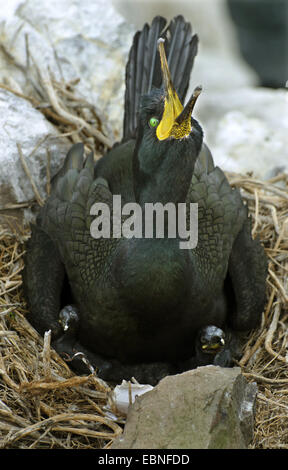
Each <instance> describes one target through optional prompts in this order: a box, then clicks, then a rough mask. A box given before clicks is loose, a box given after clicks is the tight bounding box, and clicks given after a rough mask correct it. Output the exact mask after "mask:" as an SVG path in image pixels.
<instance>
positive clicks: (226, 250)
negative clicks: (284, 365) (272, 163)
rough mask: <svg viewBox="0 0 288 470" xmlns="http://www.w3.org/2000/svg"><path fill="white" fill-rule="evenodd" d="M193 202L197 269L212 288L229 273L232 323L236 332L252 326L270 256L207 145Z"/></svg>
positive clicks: (199, 163)
mask: <svg viewBox="0 0 288 470" xmlns="http://www.w3.org/2000/svg"><path fill="white" fill-rule="evenodd" d="M189 202H197V203H198V205H199V206H198V208H199V212H198V228H199V232H198V246H197V248H196V249H195V250H194V254H195V259H196V260H197V263H198V266H199V269H200V270H203V274H204V277H205V278H206V279H207V280H208V283H209V284H211V285H213V286H217V285H219V286H220V285H221V284H220V283H221V282H223V280H224V279H225V277H226V275H227V274H228V278H227V279H229V286H230V285H231V287H232V290H233V295H234V298H235V301H236V305H235V308H234V309H233V311H231V312H229V322H230V324H231V326H232V327H233V329H237V330H249V329H251V328H254V327H255V326H256V324H257V322H259V320H260V316H261V313H262V310H263V308H264V303H265V290H266V289H265V279H266V276H267V260H266V256H265V254H264V250H263V247H262V246H261V244H260V242H259V241H258V240H257V239H255V240H253V238H252V235H251V218H250V217H249V216H248V210H247V207H246V206H245V205H244V203H243V201H242V198H241V195H240V192H239V190H238V189H236V188H231V186H230V185H229V183H228V180H227V179H226V177H225V175H224V173H223V172H222V170H220V168H218V167H217V166H216V167H215V166H214V163H213V159H212V156H211V154H210V152H209V150H208V148H205V147H204V149H203V150H202V152H201V154H200V156H199V157H198V159H197V161H196V164H195V170H194V175H193V178H192V182H191V186H190V190H189ZM219 281H220V282H219Z"/></svg>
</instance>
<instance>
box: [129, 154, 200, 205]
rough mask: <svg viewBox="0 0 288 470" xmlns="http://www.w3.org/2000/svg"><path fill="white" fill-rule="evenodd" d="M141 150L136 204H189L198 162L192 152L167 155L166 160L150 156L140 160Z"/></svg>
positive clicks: (136, 169) (137, 160)
mask: <svg viewBox="0 0 288 470" xmlns="http://www.w3.org/2000/svg"><path fill="white" fill-rule="evenodd" d="M141 157H142V155H141V149H140V151H139V154H138V155H136V156H135V158H134V189H135V198H136V201H137V202H138V203H139V204H140V205H141V206H143V205H144V204H145V203H148V202H149V203H154V204H155V203H157V202H158V203H162V204H166V203H168V202H172V203H174V204H178V203H183V202H186V199H187V192H188V189H189V186H190V183H191V178H192V175H193V170H194V164H195V159H193V158H191V155H190V154H189V152H183V151H182V152H181V154H178V153H177V152H174V153H173V151H171V149H170V151H169V152H167V155H166V156H165V158H162V159H161V158H158V156H157V154H156V155H154V154H153V153H150V154H149V153H148V154H147V155H145V158H141Z"/></svg>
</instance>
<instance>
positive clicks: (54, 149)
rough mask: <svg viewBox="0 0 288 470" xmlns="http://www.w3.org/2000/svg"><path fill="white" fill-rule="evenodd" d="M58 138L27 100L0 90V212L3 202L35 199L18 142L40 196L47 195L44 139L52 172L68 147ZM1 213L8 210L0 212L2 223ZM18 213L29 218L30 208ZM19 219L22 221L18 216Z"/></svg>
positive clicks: (12, 202)
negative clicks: (37, 146)
mask: <svg viewBox="0 0 288 470" xmlns="http://www.w3.org/2000/svg"><path fill="white" fill-rule="evenodd" d="M48 136H50V138H48ZM55 137H56V138H55ZM57 137H58V132H57V130H56V129H55V128H54V126H53V125H52V124H50V123H49V122H48V121H47V120H46V119H45V117H44V116H43V114H42V113H40V112H39V111H37V110H35V109H34V108H33V106H32V105H31V104H30V103H29V102H28V101H26V100H24V99H22V98H18V97H17V96H15V95H14V94H12V93H10V92H7V91H5V90H0V166H1V173H0V211H1V209H3V208H4V207H5V206H6V205H9V206H10V205H11V204H15V203H20V202H26V201H29V200H31V199H35V195H34V192H33V189H32V186H31V183H30V181H29V179H28V177H27V176H26V174H25V172H24V169H23V166H22V163H21V160H20V157H19V153H18V149H17V143H19V144H20V145H21V148H22V151H23V155H24V157H26V158H25V161H26V163H27V166H28V168H29V171H30V173H31V176H32V178H33V180H34V182H35V184H36V186H37V188H38V190H39V193H40V196H41V197H42V198H45V197H46V196H47V193H46V182H47V179H46V168H47V154H46V147H45V145H44V140H45V144H46V145H47V142H49V144H48V145H49V149H50V154H51V174H52V175H53V174H54V173H55V172H56V170H58V168H59V167H60V165H61V163H62V162H63V159H64V157H65V152H66V151H67V149H68V148H69V147H70V144H68V143H67V142H66V141H65V140H63V139H59V138H57ZM42 141H43V143H42V145H39V148H38V149H37V152H35V153H34V154H33V155H32V156H31V157H29V155H30V154H31V152H32V151H33V149H34V148H35V147H36V145H37V144H40V143H41V142H42ZM4 214H6V215H7V212H6V211H2V212H0V217H1V215H2V217H1V222H2V223H3V222H5V217H3V216H4ZM21 216H24V219H25V220H26V221H29V220H30V218H31V216H32V214H31V212H30V211H25V212H24V214H23V213H22V212H21ZM18 221H19V222H20V223H22V222H23V220H22V219H21V217H20V219H18Z"/></svg>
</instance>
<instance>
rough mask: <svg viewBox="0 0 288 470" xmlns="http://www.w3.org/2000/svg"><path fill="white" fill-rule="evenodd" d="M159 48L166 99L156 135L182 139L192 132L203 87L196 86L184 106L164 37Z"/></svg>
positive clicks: (159, 137)
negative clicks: (194, 110) (172, 73)
mask: <svg viewBox="0 0 288 470" xmlns="http://www.w3.org/2000/svg"><path fill="white" fill-rule="evenodd" d="M158 49H159V54H160V59H161V70H162V77H163V85H164V92H165V98H164V100H165V101H164V112H163V116H162V119H161V121H160V123H159V125H158V127H157V130H156V135H157V137H158V139H159V140H165V139H168V138H169V137H173V138H175V139H182V138H183V137H186V136H188V135H189V134H190V132H191V115H192V111H193V108H194V106H195V103H196V100H197V98H198V96H199V95H200V92H201V90H202V88H201V87H197V88H195V90H194V92H193V93H192V96H191V98H190V99H189V101H188V103H187V104H186V106H185V108H184V107H183V105H182V103H181V101H180V99H179V97H178V95H177V92H176V90H175V88H174V85H173V83H172V80H171V75H170V72H169V68H168V63H167V59H166V54H165V49H164V39H162V38H160V39H158Z"/></svg>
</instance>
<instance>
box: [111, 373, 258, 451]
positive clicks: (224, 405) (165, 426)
mask: <svg viewBox="0 0 288 470" xmlns="http://www.w3.org/2000/svg"><path fill="white" fill-rule="evenodd" d="M256 391H257V387H256V384H248V382H247V381H246V379H245V378H244V376H243V375H242V374H241V370H240V368H238V367H235V368H221V367H219V366H205V367H198V368H197V369H194V370H191V371H188V372H185V373H183V374H179V375H175V376H168V377H165V378H164V379H163V380H161V381H160V382H159V384H158V385H157V386H156V387H154V389H153V390H151V391H149V392H147V393H145V394H144V395H141V396H140V397H137V398H136V400H135V403H134V404H133V405H131V406H130V408H129V411H128V416H127V421H126V425H125V429H124V432H123V435H122V436H120V437H119V438H118V439H116V441H115V442H114V443H113V445H112V447H111V449H243V448H246V447H247V446H248V444H249V442H250V441H251V439H252V436H253V419H254V401H255V397H256Z"/></svg>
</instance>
